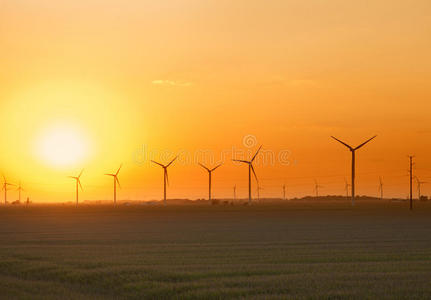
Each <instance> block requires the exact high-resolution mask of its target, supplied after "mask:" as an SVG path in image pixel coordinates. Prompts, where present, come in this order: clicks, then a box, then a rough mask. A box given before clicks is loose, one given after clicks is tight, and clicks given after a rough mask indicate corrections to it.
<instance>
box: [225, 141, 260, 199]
mask: <svg viewBox="0 0 431 300" xmlns="http://www.w3.org/2000/svg"><path fill="white" fill-rule="evenodd" d="M261 148H262V146H260V147H259V149H257V151H256V153H255V154H254V156H253V157H252V159H251V160H241V159H232V160H233V161H237V162H240V163H244V164H248V204H251V172H253V175H254V178H255V179H256V183H257V184H259V181H258V179H257V175H256V172H255V171H254V167H253V161H254V160H255V158H256V156H257V154H258V153H259V151H260V149H261Z"/></svg>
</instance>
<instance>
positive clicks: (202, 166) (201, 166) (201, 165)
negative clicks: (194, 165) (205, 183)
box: [198, 163, 210, 172]
mask: <svg viewBox="0 0 431 300" xmlns="http://www.w3.org/2000/svg"><path fill="white" fill-rule="evenodd" d="M198 164H199V165H200V166H201V167H202V168H204V169H205V170H207V171H208V172H209V171H210V169H208V168H207V167H205V166H204V165H203V164H201V163H198Z"/></svg>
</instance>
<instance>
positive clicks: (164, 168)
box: [151, 156, 178, 205]
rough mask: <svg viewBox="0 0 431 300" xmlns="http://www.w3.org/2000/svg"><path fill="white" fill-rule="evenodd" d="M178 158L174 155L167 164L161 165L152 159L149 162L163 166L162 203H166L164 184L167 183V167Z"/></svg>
mask: <svg viewBox="0 0 431 300" xmlns="http://www.w3.org/2000/svg"><path fill="white" fill-rule="evenodd" d="M177 158H178V156H177V157H175V158H174V159H173V160H171V162H170V163H168V164H167V165H163V164H161V163H159V162H157V161H154V160H152V161H151V162H153V163H155V164H157V165H159V166H161V167H162V168H163V204H164V205H166V184H168V185H169V177H168V170H167V169H168V167H169V166H170V165H171V164H172V163H173V162H174V160H176V159H177Z"/></svg>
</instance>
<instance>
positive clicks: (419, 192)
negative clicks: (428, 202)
mask: <svg viewBox="0 0 431 300" xmlns="http://www.w3.org/2000/svg"><path fill="white" fill-rule="evenodd" d="M415 179H416V183H417V187H418V200H421V195H422V194H421V186H422V184H425V183H428V182H426V181H420V180H419V178H418V177H417V176H415Z"/></svg>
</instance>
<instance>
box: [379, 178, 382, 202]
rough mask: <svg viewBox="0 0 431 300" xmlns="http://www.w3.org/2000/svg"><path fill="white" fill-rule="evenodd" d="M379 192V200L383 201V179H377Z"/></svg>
mask: <svg viewBox="0 0 431 300" xmlns="http://www.w3.org/2000/svg"><path fill="white" fill-rule="evenodd" d="M379 192H380V200H383V179H382V177H379Z"/></svg>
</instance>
